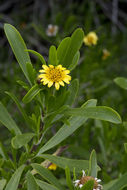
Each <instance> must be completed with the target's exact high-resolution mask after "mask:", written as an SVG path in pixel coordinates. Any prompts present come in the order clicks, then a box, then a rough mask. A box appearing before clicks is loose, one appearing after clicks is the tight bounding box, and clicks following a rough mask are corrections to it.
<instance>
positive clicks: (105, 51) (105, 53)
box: [102, 49, 111, 60]
mask: <svg viewBox="0 0 127 190" xmlns="http://www.w3.org/2000/svg"><path fill="white" fill-rule="evenodd" d="M110 55H111V53H110V52H109V51H108V50H107V49H103V55H102V59H103V60H105V59H107V58H108V57H109V56H110Z"/></svg>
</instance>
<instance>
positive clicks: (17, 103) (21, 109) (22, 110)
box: [5, 92, 29, 124]
mask: <svg viewBox="0 0 127 190" xmlns="http://www.w3.org/2000/svg"><path fill="white" fill-rule="evenodd" d="M5 93H6V94H8V95H9V96H10V97H11V98H12V99H13V101H14V102H15V103H16V105H17V107H18V109H19V111H20V112H21V114H22V115H23V117H24V119H25V121H26V122H27V124H28V123H29V119H28V116H27V114H26V112H25V110H24V109H23V108H22V106H21V105H20V102H19V100H18V99H17V97H16V96H15V95H14V94H12V93H10V92H5Z"/></svg>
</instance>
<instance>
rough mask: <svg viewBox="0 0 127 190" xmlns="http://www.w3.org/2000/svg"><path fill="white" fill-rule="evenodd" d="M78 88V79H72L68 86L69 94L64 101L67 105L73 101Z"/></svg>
mask: <svg viewBox="0 0 127 190" xmlns="http://www.w3.org/2000/svg"><path fill="white" fill-rule="evenodd" d="M78 89H79V81H78V79H74V80H73V81H72V82H71V84H70V86H69V88H68V91H69V92H70V95H69V97H68V99H67V101H66V104H67V105H72V104H73V103H74V101H75V99H76V96H77V93H78Z"/></svg>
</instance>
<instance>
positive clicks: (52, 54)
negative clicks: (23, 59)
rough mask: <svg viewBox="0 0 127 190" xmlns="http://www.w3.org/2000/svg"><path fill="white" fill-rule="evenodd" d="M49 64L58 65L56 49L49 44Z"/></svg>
mask: <svg viewBox="0 0 127 190" xmlns="http://www.w3.org/2000/svg"><path fill="white" fill-rule="evenodd" d="M49 64H50V65H54V66H55V65H58V61H57V51H56V47H55V46H51V47H50V49H49Z"/></svg>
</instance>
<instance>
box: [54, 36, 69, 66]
mask: <svg viewBox="0 0 127 190" xmlns="http://www.w3.org/2000/svg"><path fill="white" fill-rule="evenodd" d="M70 43H71V38H70V37H67V38H64V39H63V40H62V41H61V43H60V45H59V47H58V48H57V58H58V61H59V64H61V63H62V60H63V59H64V57H65V56H66V53H67V51H68V48H69V47H70Z"/></svg>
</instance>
